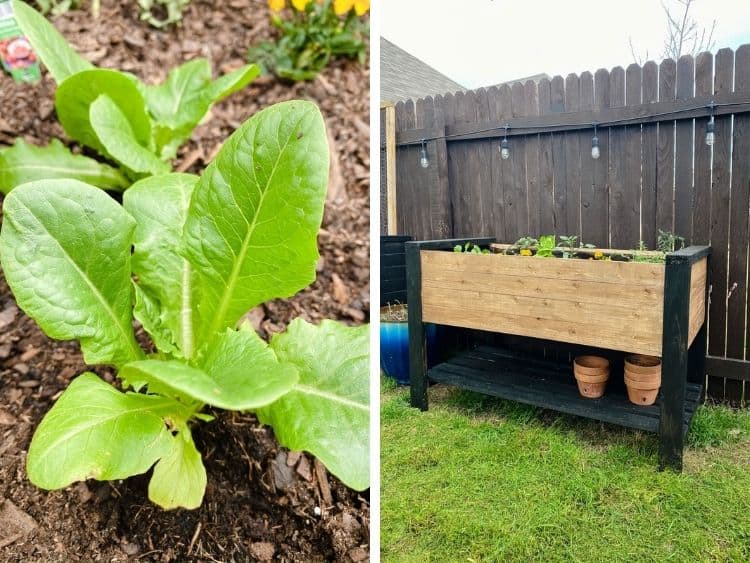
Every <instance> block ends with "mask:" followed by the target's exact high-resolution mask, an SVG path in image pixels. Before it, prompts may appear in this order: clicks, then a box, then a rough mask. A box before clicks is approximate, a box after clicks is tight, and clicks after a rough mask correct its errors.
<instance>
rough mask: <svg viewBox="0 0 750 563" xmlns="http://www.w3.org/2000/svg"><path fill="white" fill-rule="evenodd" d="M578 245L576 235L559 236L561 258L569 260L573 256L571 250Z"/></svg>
mask: <svg viewBox="0 0 750 563" xmlns="http://www.w3.org/2000/svg"><path fill="white" fill-rule="evenodd" d="M577 245H578V236H577V235H570V236H565V235H560V248H562V249H563V252H562V257H563V258H570V257H571V256H573V250H574V249H575V248H576V246H577Z"/></svg>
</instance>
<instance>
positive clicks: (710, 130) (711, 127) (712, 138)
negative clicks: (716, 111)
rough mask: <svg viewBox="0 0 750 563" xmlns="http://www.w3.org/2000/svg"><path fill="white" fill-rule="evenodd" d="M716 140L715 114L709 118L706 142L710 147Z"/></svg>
mask: <svg viewBox="0 0 750 563" xmlns="http://www.w3.org/2000/svg"><path fill="white" fill-rule="evenodd" d="M714 141H716V134H715V133H714V116H713V115H712V116H711V118H710V119H709V120H708V123H707V124H706V144H707V145H708V146H709V147H710V146H712V145H713V144H714Z"/></svg>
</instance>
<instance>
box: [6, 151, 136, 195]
mask: <svg viewBox="0 0 750 563" xmlns="http://www.w3.org/2000/svg"><path fill="white" fill-rule="evenodd" d="M64 178H70V179H74V180H81V181H82V182H86V183H89V184H92V185H94V186H98V187H100V188H104V189H107V190H122V189H124V188H127V187H128V184H129V182H128V180H127V179H126V178H125V177H124V176H123V175H122V174H121V173H120V171H119V170H117V169H115V168H112V167H111V166H107V165H106V164H101V163H100V162H97V161H96V160H94V159H93V158H89V157H87V156H83V155H80V154H73V153H72V152H70V150H69V149H68V148H67V147H65V145H63V144H62V143H61V142H60V141H59V140H58V139H52V141H51V142H50V144H49V145H47V146H46V147H37V146H35V145H32V144H29V143H27V142H26V141H24V140H23V139H21V138H19V139H17V140H16V143H15V145H13V146H12V147H9V148H7V149H3V150H0V191H2V192H3V193H5V194H7V193H8V192H9V191H10V190H12V189H13V188H15V187H16V186H20V185H21V184H24V183H26V182H33V181H35V180H46V179H64Z"/></svg>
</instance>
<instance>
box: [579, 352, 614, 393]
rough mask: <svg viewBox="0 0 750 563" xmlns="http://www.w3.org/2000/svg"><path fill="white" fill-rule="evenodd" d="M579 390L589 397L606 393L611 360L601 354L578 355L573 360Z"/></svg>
mask: <svg viewBox="0 0 750 563" xmlns="http://www.w3.org/2000/svg"><path fill="white" fill-rule="evenodd" d="M573 373H574V374H575V376H576V383H578V392H579V393H580V394H581V395H582V396H583V397H586V398H588V399H598V398H599V397H601V396H602V395H604V388H605V387H606V386H607V381H608V380H609V360H608V359H607V358H602V357H600V356H578V357H577V358H576V359H575V360H573Z"/></svg>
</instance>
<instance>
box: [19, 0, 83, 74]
mask: <svg viewBox="0 0 750 563" xmlns="http://www.w3.org/2000/svg"><path fill="white" fill-rule="evenodd" d="M13 12H14V17H15V20H16V22H17V23H18V26H19V27H20V28H21V31H23V34H24V35H25V36H26V38H27V39H28V40H29V43H31V46H32V47H33V48H34V51H35V52H36V54H37V55H38V56H39V58H40V59H41V61H42V62H43V63H44V66H46V67H47V70H49V73H50V74H51V75H52V78H54V79H55V81H56V82H57V83H58V84H59V83H61V82H62V81H63V80H65V79H66V78H68V77H69V76H71V75H73V74H75V73H77V72H81V71H83V70H89V69H92V68H94V66H93V65H92V64H91V63H90V62H88V61H87V60H86V59H84V58H82V57H81V56H80V55H79V54H78V53H76V52H75V51H74V50H73V49H72V48H71V46H70V45H69V44H68V42H67V41H66V40H65V38H64V37H63V36H62V35H60V32H58V31H57V30H56V29H55V27H54V26H53V25H52V24H51V23H50V22H48V21H47V19H46V18H45V17H44V16H42V15H41V14H40V13H39V12H37V11H36V10H35V9H34V8H32V7H31V6H29V5H28V4H26V3H24V2H21V1H20V0H13Z"/></svg>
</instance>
